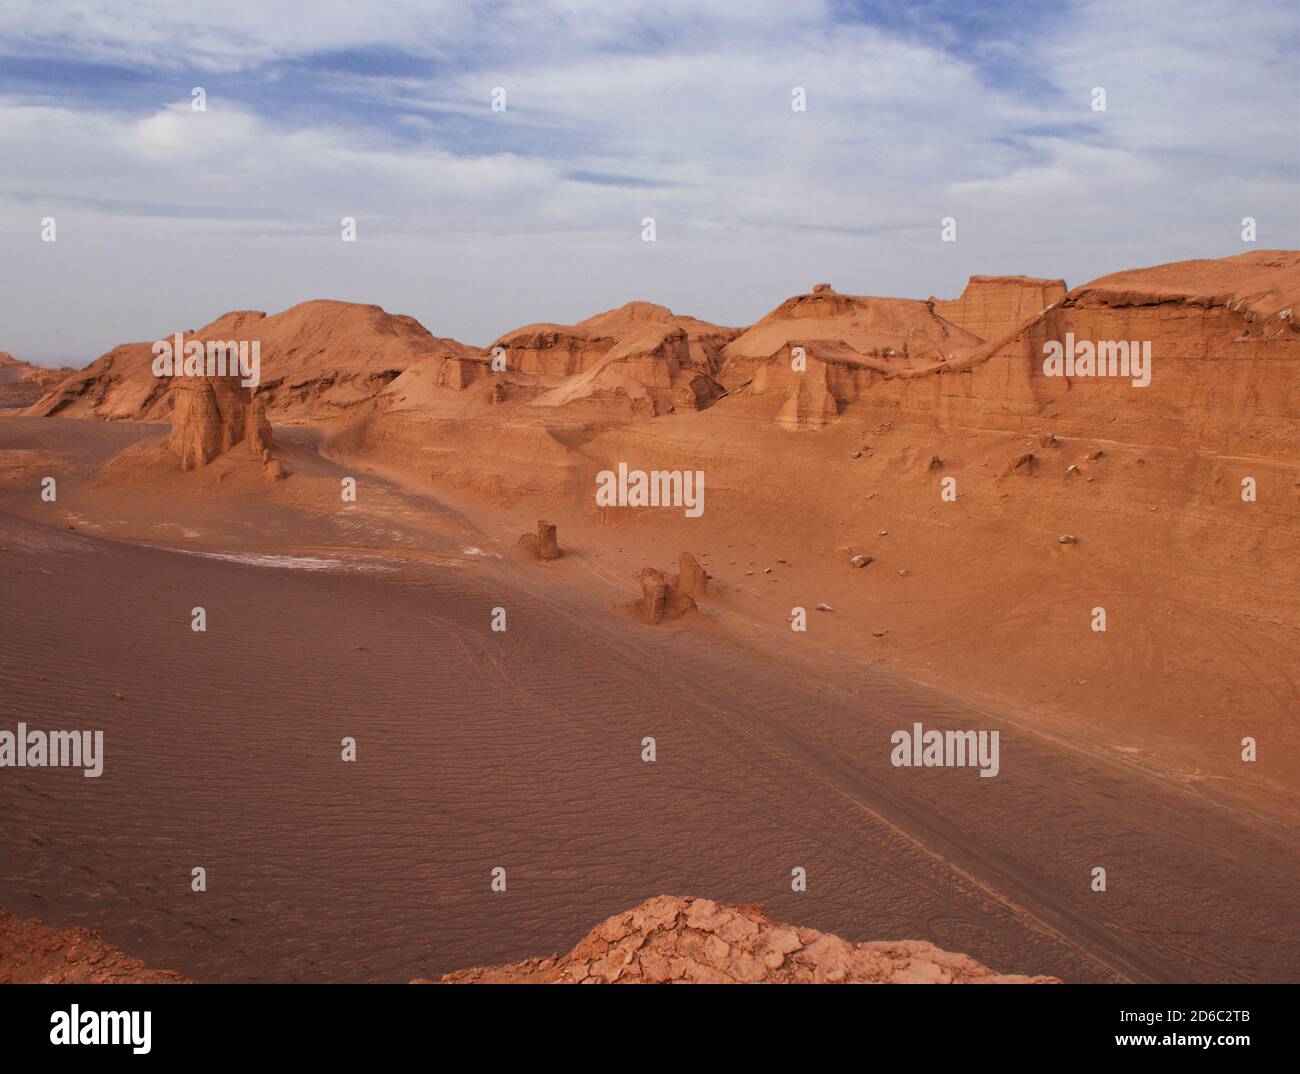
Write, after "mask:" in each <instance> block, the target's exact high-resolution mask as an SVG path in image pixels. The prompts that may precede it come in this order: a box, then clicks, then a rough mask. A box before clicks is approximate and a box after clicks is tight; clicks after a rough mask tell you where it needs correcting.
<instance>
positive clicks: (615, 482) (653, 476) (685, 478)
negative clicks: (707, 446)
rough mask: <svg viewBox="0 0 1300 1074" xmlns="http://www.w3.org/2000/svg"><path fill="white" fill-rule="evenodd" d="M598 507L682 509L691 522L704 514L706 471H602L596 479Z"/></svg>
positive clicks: (624, 466)
mask: <svg viewBox="0 0 1300 1074" xmlns="http://www.w3.org/2000/svg"><path fill="white" fill-rule="evenodd" d="M596 506H597V507H680V508H682V509H683V512H684V514H685V515H686V517H687V518H699V517H700V515H702V514H704V471H703V470H651V471H649V472H648V473H647V472H646V471H645V470H629V469H628V468H627V463H625V462H620V463H619V464H618V472H617V473H615V472H614V471H613V470H601V471H600V473H598V474H597V475H596Z"/></svg>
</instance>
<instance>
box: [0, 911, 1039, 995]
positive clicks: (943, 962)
mask: <svg viewBox="0 0 1300 1074" xmlns="http://www.w3.org/2000/svg"><path fill="white" fill-rule="evenodd" d="M182 983H186V978H184V977H182V976H181V975H180V974H179V973H174V972H172V971H170V970H152V969H149V968H148V967H146V966H145V965H144V963H143V962H141V961H140V960H139V959H137V958H132V957H131V956H130V955H127V954H124V953H123V952H122V951H120V950H119V949H118V948H116V947H114V946H113V945H112V944H109V943H106V942H104V940H103V939H102V938H101V937H100V936H99V935H98V934H97V933H94V932H92V931H90V930H89V929H83V928H69V929H55V928H50V927H49V926H48V925H43V924H41V923H40V922H39V921H36V920H28V921H22V920H19V919H18V918H16V917H14V915H13V914H11V913H8V912H6V911H4V910H0V984H182ZM411 983H412V984H434V983H438V982H434V981H431V980H425V979H417V980H415V981H412V982H411ZM440 983H442V984H615V983H617V984H733V983H734V984H1060V981H1059V980H1057V978H1055V977H1026V976H1024V975H1022V974H1005V973H998V972H997V971H996V970H991V969H989V968H988V967H987V966H984V965H981V964H980V963H978V962H976V961H975V960H974V959H973V958H970V957H969V956H967V955H954V954H951V953H950V952H948V951H941V950H940V949H939V948H937V947H935V946H934V945H933V944H929V943H924V942H922V941H919V940H886V941H880V942H875V943H856V944H855V943H849V942H848V941H847V940H842V939H840V937H838V936H832V935H830V934H829V933H824V932H818V931H817V930H816V929H804V928H799V927H797V926H795V925H783V924H781V923H779V922H776V921H772V920H770V919H769V918H768V917H767V916H766V915H765V914H764V913H763V908H762V907H761V906H732V905H725V904H722V903H716V902H713V901H712V900H710V899H692V898H679V897H677V896H673V895H661V896H659V897H658V898H655V899H648V900H646V901H645V902H643V903H641V905H640V906H636V907H634V908H633V909H631V910H627V911H625V912H624V913H621V914H617V915H616V916H614V917H611V918H609V919H607V920H605V921H603V922H601V923H600V924H599V925H597V926H596V927H595V928H594V929H592V930H591V932H589V933H588V934H587V935H586V936H585V937H584V938H583V939H582V940H581V941H580V942H579V943H578V945H577V946H576V947H574V949H573V950H572V951H570V952H569V953H568V954H567V955H563V956H556V955H552V956H551V957H550V958H530V959H526V960H525V961H523V962H515V963H512V964H509V965H504V966H479V967H475V968H474V969H468V970H457V971H456V972H455V973H448V974H444V975H443V977H442V979H441V982H440Z"/></svg>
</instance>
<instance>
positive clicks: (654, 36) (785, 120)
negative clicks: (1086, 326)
mask: <svg viewBox="0 0 1300 1074" xmlns="http://www.w3.org/2000/svg"><path fill="white" fill-rule="evenodd" d="M1298 46H1300V5H1297V4H1296V3H1295V0H1276V2H1274V0H1231V2H1226V0H1213V2H1211V0H1178V2H1175V0H1142V2H1141V3H1135V2H1134V0H1067V2H1062V3H1042V2H1038V0H1033V2H1017V0H1012V2H1007V3H1000V4H989V3H978V4H976V3H966V2H959V0H924V2H917V3H903V2H900V0H884V2H857V3H848V2H833V3H818V2H816V0H801V2H800V3H797V4H792V3H789V2H780V3H776V2H769V0H744V2H741V3H707V2H704V0H692V2H677V0H655V2H653V3H649V2H647V3H642V2H639V0H626V2H615V0H599V2H587V0H568V2H533V3H528V4H518V5H511V4H504V3H470V2H467V0H461V2H457V3H448V4H443V3H431V2H428V0H415V2H409V3H408V2H389V3H359V2H357V0H347V2H338V0H315V2H312V3H297V2H287V0H281V2H278V3H274V4H266V3H245V2H242V0H228V2H226V3H223V4H211V3H207V2H191V0H164V2H158V0H132V3H130V4H123V3H121V2H120V0H119V2H99V0H79V2H76V3H73V2H64V0H5V3H4V5H3V6H0V294H2V295H3V300H0V350H5V351H11V352H12V353H13V354H15V355H16V356H18V357H20V358H26V359H28V360H32V361H38V362H41V363H43V364H50V365H57V364H73V365H83V364H85V363H87V362H89V361H91V360H93V359H94V358H96V357H98V356H99V355H100V354H102V353H104V352H105V351H107V350H109V349H110V348H111V347H113V346H114V345H116V344H118V343H121V342H126V341H133V340H146V339H157V338H160V337H163V336H166V335H168V334H169V333H171V332H173V331H176V330H184V329H193V328H198V327H201V326H202V325H205V324H207V323H209V322H210V321H212V320H214V319H216V318H217V317H218V316H220V315H221V314H222V313H224V312H226V311H228V310H232V309H258V310H265V311H267V312H270V313H274V312H278V311H280V310H282V309H285V308H288V307H289V306H292V305H294V304H296V303H298V302H303V301H307V300H310V299H316V298H334V299H343V300H347V301H353V302H366V303H374V304H376V305H380V306H383V307H384V308H385V309H387V310H389V311H391V312H394V313H403V314H408V315H410V316H413V317H415V318H417V319H418V320H419V321H420V322H421V323H423V324H424V325H425V326H426V327H427V328H428V329H429V330H430V331H431V332H433V334H434V335H437V336H451V337H453V338H456V339H460V340H462V341H464V342H467V343H474V344H479V345H484V344H487V343H490V342H491V341H492V340H494V339H495V338H497V337H498V336H500V335H502V334H503V333H505V332H507V331H508V330H510V329H513V328H516V327H519V326H521V325H524V324H528V323H532V322H536V321H552V322H557V323H572V322H574V321H577V320H580V319H582V318H585V317H588V316H590V315H592V314H594V313H597V312H600V311H601V310H605V309H609V308H612V307H614V306H619V305H622V304H623V303H624V302H627V301H631V300H633V299H641V300H647V301H653V302H658V303H661V304H663V305H666V306H669V307H671V308H672V309H673V310H674V311H676V312H678V313H685V314H691V315H693V316H697V317H701V318H703V319H705V320H710V321H714V322H716V323H720V324H730V325H745V324H750V323H752V322H753V321H755V320H757V319H758V318H759V317H761V316H762V315H763V314H764V313H766V312H767V311H768V310H770V309H772V308H773V307H775V306H777V305H778V304H780V303H781V302H782V301H783V300H784V299H786V298H788V297H789V296H790V295H793V294H798V293H801V292H805V291H808V290H810V289H811V287H812V285H813V284H814V283H819V282H829V283H831V284H832V285H833V286H834V287H835V288H836V289H837V290H840V291H843V292H848V293H852V294H875V295H890V296H902V297H913V298H926V297H928V296H931V295H934V296H937V297H940V298H950V297H955V296H956V295H957V294H959V293H960V291H961V289H962V287H963V285H964V284H965V281H966V278H967V277H968V276H970V275H973V274H980V273H983V274H1000V273H1013V274H1024V275H1031V276H1047V277H1052V278H1056V277H1063V278H1064V279H1065V280H1066V282H1067V283H1068V284H1070V285H1071V286H1074V285H1077V284H1080V283H1084V282H1086V281H1088V280H1090V279H1093V278H1096V277H1097V276H1101V275H1104V274H1106V273H1109V272H1115V271H1119V270H1121V269H1126V268H1134V267H1139V266H1143V265H1151V264H1159V263H1162V262H1166V261H1176V260H1183V259H1186V258H1193V257H1226V256H1230V255H1233V254H1238V253H1243V252H1247V251H1249V250H1252V249H1272V248H1297V247H1300V47H1298ZM195 87H202V89H203V91H204V93H205V96H206V109H205V110H204V111H196V110H195V109H194V107H193V104H192V102H193V91H194V89H195ZM498 87H499V88H501V89H503V90H504V91H505V108H504V110H493V108H492V99H493V93H494V90H496V89H497V88H498ZM796 88H802V89H803V91H804V96H805V99H806V110H803V111H796V110H794V109H793V108H792V101H793V100H794V97H793V94H794V91H795V89H796ZM1096 88H1101V89H1103V90H1104V91H1105V105H1106V107H1105V110H1104V111H1097V110H1095V108H1094V100H1095V95H1094V90H1095V89H1096ZM1247 216H1249V217H1253V218H1254V219H1255V220H1256V222H1257V223H1256V226H1257V241H1256V242H1255V243H1253V244H1250V243H1246V242H1244V241H1243V240H1242V219H1243V217H1247ZM48 217H52V218H54V221H55V229H56V230H55V234H56V241H54V242H46V241H42V221H43V220H45V219H46V218H48ZM344 217H351V218H353V219H355V221H356V241H355V242H344V241H343V240H342V238H341V235H342V225H341V221H342V219H343V218H344ZM646 217H653V218H654V221H655V241H654V242H645V241H643V238H642V236H643V226H642V221H643V220H644V218H646ZM945 217H951V218H953V219H954V220H955V221H956V241H954V242H944V241H942V238H941V224H942V221H943V220H944V218H945Z"/></svg>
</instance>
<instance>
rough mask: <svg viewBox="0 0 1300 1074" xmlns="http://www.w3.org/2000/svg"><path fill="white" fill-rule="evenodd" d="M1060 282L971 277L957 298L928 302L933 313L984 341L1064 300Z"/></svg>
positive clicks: (1023, 278) (998, 335) (1007, 331)
mask: <svg viewBox="0 0 1300 1074" xmlns="http://www.w3.org/2000/svg"><path fill="white" fill-rule="evenodd" d="M1065 290H1066V289H1065V281H1064V280H1043V279H1035V278H1033V277H1030V276H972V277H971V278H970V279H969V280H968V281H967V282H966V289H965V290H964V291H962V293H961V297H960V298H956V299H953V300H951V301H942V300H939V299H931V300H930V301H931V302H933V303H934V312H935V313H937V314H938V315H939V316H940V317H942V318H944V319H945V320H947V321H951V322H952V323H953V324H956V325H960V326H961V327H962V328H964V329H966V331H968V332H971V333H973V334H974V335H977V336H979V337H980V339H983V340H985V341H992V340H997V339H1001V338H1002V337H1003V336H1005V335H1008V334H1009V333H1011V332H1014V331H1015V330H1016V329H1017V328H1019V327H1020V326H1021V325H1022V324H1024V323H1025V322H1026V321H1027V320H1029V319H1030V318H1031V317H1036V316H1038V314H1040V313H1042V312H1043V310H1045V309H1047V307H1048V306H1050V305H1052V304H1053V303H1056V302H1059V301H1061V299H1062V298H1064V297H1065Z"/></svg>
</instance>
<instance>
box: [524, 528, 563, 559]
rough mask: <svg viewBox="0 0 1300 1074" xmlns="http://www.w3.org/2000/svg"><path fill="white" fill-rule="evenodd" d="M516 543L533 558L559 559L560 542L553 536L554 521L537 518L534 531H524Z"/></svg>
mask: <svg viewBox="0 0 1300 1074" xmlns="http://www.w3.org/2000/svg"><path fill="white" fill-rule="evenodd" d="M518 545H519V547H520V548H522V549H523V550H524V551H525V552H527V553H528V554H529V555H530V556H532V557H533V558H534V559H544V560H546V559H559V558H560V542H559V541H558V540H557V539H556V536H555V523H554V522H546V521H543V520H539V521H538V523H537V532H536V533H525V534H524V535H523V536H522V537H520V538H519V541H518Z"/></svg>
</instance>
